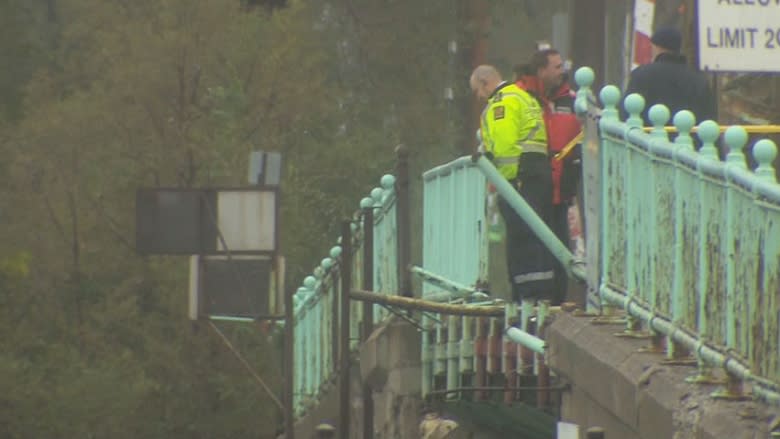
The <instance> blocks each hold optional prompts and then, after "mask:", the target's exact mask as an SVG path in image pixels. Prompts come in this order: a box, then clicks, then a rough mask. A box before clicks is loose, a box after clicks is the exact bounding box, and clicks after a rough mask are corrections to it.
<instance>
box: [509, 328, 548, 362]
mask: <svg viewBox="0 0 780 439" xmlns="http://www.w3.org/2000/svg"><path fill="white" fill-rule="evenodd" d="M506 335H507V337H509V339H510V340H512V341H513V342H515V343H517V344H519V345H520V346H524V347H527V348H528V349H530V350H532V351H534V352H536V353H537V354H542V355H544V350H545V348H546V347H547V343H545V341H544V340H542V339H541V338H539V337H537V336H535V335H532V334H529V333H527V332H525V331H523V330H522V329H519V328H515V327H510V328H509V329H507V330H506Z"/></svg>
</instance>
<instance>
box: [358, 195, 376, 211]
mask: <svg viewBox="0 0 780 439" xmlns="http://www.w3.org/2000/svg"><path fill="white" fill-rule="evenodd" d="M372 207H374V200H373V199H372V198H370V197H364V198H363V199H362V200H360V208H361V209H363V210H365V209H370V208H372Z"/></svg>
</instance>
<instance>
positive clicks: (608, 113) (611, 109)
mask: <svg viewBox="0 0 780 439" xmlns="http://www.w3.org/2000/svg"><path fill="white" fill-rule="evenodd" d="M599 98H600V99H601V103H602V104H604V111H602V112H601V120H615V119H617V118H618V110H617V104H618V102H620V89H619V88H617V87H615V86H614V85H608V86H606V87H604V88H602V89H601V92H600V93H599Z"/></svg>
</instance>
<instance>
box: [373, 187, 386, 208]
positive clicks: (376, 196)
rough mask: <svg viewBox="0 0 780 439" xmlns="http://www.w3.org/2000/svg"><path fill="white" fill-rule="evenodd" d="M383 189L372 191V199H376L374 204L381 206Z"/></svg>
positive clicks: (376, 188) (378, 188) (377, 188)
mask: <svg viewBox="0 0 780 439" xmlns="http://www.w3.org/2000/svg"><path fill="white" fill-rule="evenodd" d="M382 193H383V191H382V188H381V187H375V188H373V189H371V198H373V199H374V202H375V203H377V204H379V203H381V202H382Z"/></svg>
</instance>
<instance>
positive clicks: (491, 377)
mask: <svg viewBox="0 0 780 439" xmlns="http://www.w3.org/2000/svg"><path fill="white" fill-rule="evenodd" d="M423 181H424V191H423V195H424V199H423V244H424V245H423V267H424V268H420V267H413V268H412V271H413V272H414V273H416V274H418V275H419V276H420V277H422V279H423V280H424V281H425V283H424V286H423V299H427V300H432V301H440V300H450V301H456V302H464V303H469V302H471V303H469V305H470V306H477V307H479V306H491V307H495V305H496V304H499V305H501V306H502V307H503V308H504V312H503V313H502V315H497V316H490V317H487V316H482V317H475V316H470V315H443V314H425V315H423V318H422V319H423V325H422V326H423V334H422V337H423V338H422V343H421V345H422V349H421V361H422V372H421V374H422V377H421V378H422V394H423V395H424V396H431V395H439V396H442V397H443V398H445V399H447V400H457V399H461V398H464V397H465V398H470V399H477V400H479V399H490V398H492V397H493V396H494V395H495V394H498V395H502V397H501V398H500V399H502V400H503V401H504V402H506V403H512V402H517V401H518V400H522V401H525V402H529V401H530V400H531V399H533V400H534V401H535V402H536V404H537V405H538V406H540V407H541V408H549V402H550V396H549V393H550V388H549V383H550V376H549V371H548V370H547V368H546V367H545V366H544V361H543V355H544V349H545V342H544V340H542V339H541V338H539V337H537V336H536V335H532V334H531V333H529V328H528V321H529V320H528V317H529V316H530V315H532V314H534V313H537V317H538V322H539V324H540V325H541V324H543V322H544V317H545V316H546V315H547V313H548V305H547V304H546V303H542V304H540V307H539V309H538V311H537V310H534V308H533V306H532V304H530V303H527V304H525V305H526V306H524V308H523V309H522V311H521V312H518V308H517V306H516V305H515V304H504V303H503V302H502V301H500V300H499V301H496V300H492V301H491V300H486V299H487V298H488V296H486V295H484V294H480V293H481V289H482V288H484V287H485V285H487V278H488V268H489V267H488V265H489V263H490V261H489V259H488V244H489V235H488V224H487V223H488V221H487V212H486V210H487V204H486V203H487V185H488V182H490V183H492V184H493V185H494V186H495V187H496V189H497V192H498V193H499V194H500V195H501V196H502V197H504V198H505V199H506V200H507V201H508V203H509V204H510V205H511V206H512V207H513V208H514V209H515V210H516V211H517V212H518V214H519V215H520V216H521V217H522V218H524V219H525V220H526V221H527V222H528V223H529V224H530V225H531V227H532V228H533V230H534V231H535V232H536V233H537V234H538V235H540V236H541V237H542V240H543V241H544V242H545V244H546V245H547V246H548V248H550V250H551V251H552V252H553V254H555V255H556V257H557V258H558V259H559V260H561V261H562V262H563V263H564V265H565V266H566V267H569V269H570V273H571V274H572V275H573V276H575V277H578V278H580V279H584V271H583V269H582V266H581V264H579V261H575V259H574V257H573V255H572V254H571V252H570V251H569V250H568V249H567V248H566V247H565V246H564V245H563V244H562V243H561V242H560V241H559V240H558V239H557V238H556V236H555V235H554V233H553V232H552V231H551V230H550V229H549V228H548V227H547V226H546V225H545V224H544V222H543V221H542V220H541V219H540V218H539V217H538V216H537V215H536V214H535V213H534V211H533V209H532V208H531V207H530V206H529V205H528V204H527V203H526V202H525V200H523V198H522V197H521V196H520V195H519V194H518V193H517V192H516V191H515V190H514V189H512V188H511V186H509V184H508V183H507V182H506V180H504V179H503V177H501V175H500V174H499V173H498V171H497V170H496V168H495V167H494V166H493V164H492V163H490V162H489V161H488V160H487V159H486V158H484V157H481V156H479V155H476V156H473V157H461V158H459V159H456V160H454V161H452V162H450V163H447V164H444V165H441V166H438V167H436V168H433V169H431V170H429V171H427V172H425V173H424V174H423ZM529 257H533V255H529ZM501 262H503V261H501ZM475 300H481V302H474V301H475ZM521 316H525V318H521ZM529 379H531V381H532V382H536V381H538V385H537V386H536V387H537V388H539V389H542V390H540V392H539V394H538V395H537V394H536V392H530V393H531V395H532V396H531V397H530V398H529V395H528V392H527V391H526V392H525V393H524V392H522V391H520V390H519V389H520V388H522V387H523V386H522V383H528V382H529Z"/></svg>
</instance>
